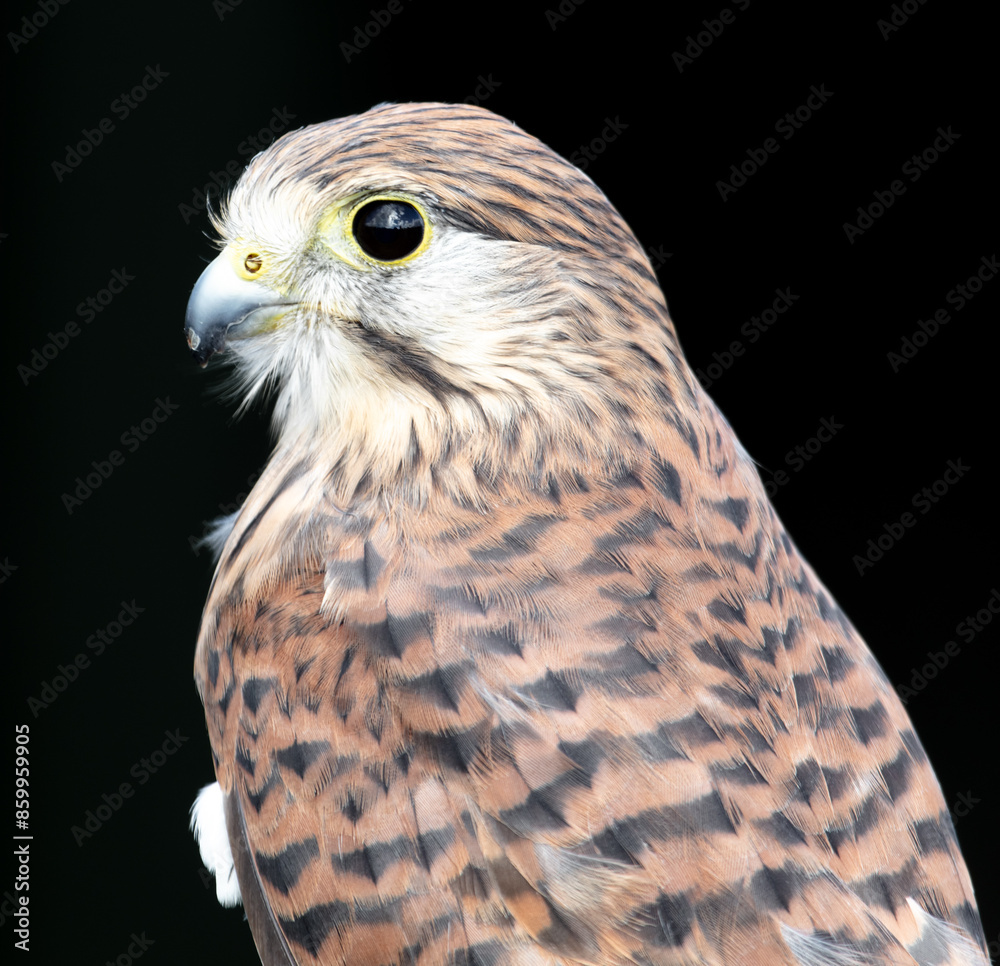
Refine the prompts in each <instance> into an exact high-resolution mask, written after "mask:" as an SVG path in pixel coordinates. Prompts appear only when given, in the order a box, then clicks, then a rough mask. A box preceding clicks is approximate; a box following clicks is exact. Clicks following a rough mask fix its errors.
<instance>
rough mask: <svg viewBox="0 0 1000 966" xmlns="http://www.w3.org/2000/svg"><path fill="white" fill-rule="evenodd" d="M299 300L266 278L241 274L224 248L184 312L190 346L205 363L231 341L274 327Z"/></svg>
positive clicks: (202, 274) (189, 300)
mask: <svg viewBox="0 0 1000 966" xmlns="http://www.w3.org/2000/svg"><path fill="white" fill-rule="evenodd" d="M297 304H298V303H297V302H294V301H292V300H290V299H286V298H283V297H282V296H281V295H279V294H278V293H277V292H276V291H275V290H274V289H273V288H269V287H268V286H267V285H265V284H264V283H263V282H258V281H249V280H247V279H243V278H240V277H239V276H238V275H237V274H236V272H235V271H233V267H232V265H231V263H230V260H229V255H228V253H227V252H223V253H222V254H221V255H219V256H217V257H216V258H215V259H214V261H212V262H211V263H210V264H209V265H208V267H207V268H206V269H205V271H203V272H202V273H201V277H200V278H199V279H198V281H197V282H195V285H194V288H193V289H192V291H191V298H190V299H188V304H187V313H186V314H185V316H184V335H185V336H186V337H187V344H188V348H190V349H191V351H192V352H193V353H194V357H195V359H197V360H198V363H199V365H201V366H202V367H204V366H205V365H207V363H208V360H209V359H211V358H212V356H213V355H215V353H217V352H224V351H225V348H226V345H227V344H228V343H229V342H233V341H235V340H237V339H248V338H250V337H251V336H255V335H259V334H260V333H262V332H268V331H270V330H271V329H273V328H274V326H275V323H276V322H277V321H278V320H279V319H280V318H281V317H282V316H283V315H285V313H287V312H288V310H289V309H290V308H291V307H292V306H294V305H297Z"/></svg>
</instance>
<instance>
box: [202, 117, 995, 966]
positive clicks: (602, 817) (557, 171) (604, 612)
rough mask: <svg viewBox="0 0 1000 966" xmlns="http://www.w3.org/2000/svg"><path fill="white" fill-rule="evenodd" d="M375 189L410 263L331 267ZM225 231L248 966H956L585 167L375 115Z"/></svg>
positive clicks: (224, 709) (308, 146) (233, 836)
mask: <svg viewBox="0 0 1000 966" xmlns="http://www.w3.org/2000/svg"><path fill="white" fill-rule="evenodd" d="M379 199H382V200H383V201H384V200H385V199H389V200H390V201H391V202H392V203H393V204H396V203H398V204H400V205H402V207H401V208H397V209H393V210H395V211H397V212H398V211H402V212H404V213H406V214H407V215H408V216H413V212H417V213H418V215H419V222H420V225H422V229H423V233H422V235H421V231H420V227H418V228H417V229H415V231H416V235H415V236H414V237H419V238H421V239H422V240H421V242H420V245H419V247H418V248H417V249H416V250H415V251H414V252H412V253H407V254H405V255H404V256H402V257H399V258H389V259H379V258H376V257H370V256H369V254H368V253H367V252H366V251H365V250H364V249H363V246H360V247H359V243H358V241H357V237H356V235H357V224H356V219H357V217H358V216H357V214H356V212H357V211H358V210H359V205H360V206H363V205H364V204H367V203H369V202H370V201H372V200H376V201H377V200H379ZM352 219H354V220H352ZM218 228H219V230H220V233H221V235H222V240H223V244H224V246H225V247H224V250H223V252H222V254H221V255H220V256H219V258H218V259H217V260H216V262H215V263H213V265H212V266H210V268H209V269H207V270H206V273H205V276H204V277H203V279H202V281H200V282H199V286H198V287H197V288H196V290H195V293H194V294H193V296H192V303H191V306H190V307H189V316H188V323H187V325H188V338H189V342H190V344H191V345H192V347H193V348H194V349H195V350H196V352H197V353H198V355H199V358H201V359H202V360H204V359H206V358H207V357H208V356H209V355H210V354H211V353H212V352H213V351H218V350H221V349H225V350H226V353H227V356H232V357H233V359H234V362H235V365H236V371H237V375H238V378H239V379H240V380H242V383H241V385H242V387H243V389H244V390H245V392H246V395H247V396H252V395H254V394H255V393H256V392H258V391H259V390H261V389H264V388H267V387H271V388H273V390H274V392H275V394H276V404H275V422H276V431H277V437H278V442H277V445H276V448H275V451H274V454H273V456H272V458H271V461H270V463H269V465H268V467H267V469H266V471H265V472H264V474H263V476H262V477H261V479H260V481H259V482H258V483H257V485H256V486H255V488H254V490H253V492H252V493H251V495H250V497H249V498H248V499H247V501H246V504H245V505H244V506H243V508H242V510H241V511H240V513H239V514H238V516H237V518H236V520H235V523H234V525H233V527H232V531H231V533H230V534H229V536H228V539H227V541H226V543H225V546H224V548H223V550H222V555H221V559H220V562H219V565H218V570H217V573H216V575H215V580H214V582H213V584H212V588H211V591H210V593H209V598H208V602H207V605H206V608H205V614H204V620H203V624H202V632H201V637H200V640H199V643H198V649H197V657H196V677H197V682H198V687H199V689H200V692H201V695H202V698H203V700H204V703H205V709H206V714H207V719H208V728H209V734H210V737H211V743H212V749H213V753H214V758H215V770H216V774H217V777H218V782H219V785H220V786H221V792H222V796H223V800H224V803H225V804H224V808H225V819H226V827H227V828H228V838H229V842H230V843H231V846H232V852H233V860H234V861H235V865H236V873H237V876H238V880H239V887H240V891H241V892H242V896H243V901H244V903H245V905H246V908H247V913H248V916H249V919H250V925H251V928H252V930H253V933H254V937H255V939H256V941H257V945H258V949H259V950H260V953H261V958H262V960H263V961H264V962H265V963H267V964H276V963H283V964H289V963H296V964H323V966H327V964H350V966H389V964H415V966H443V964H467V966H472V964H477V966H529V964H530V966H536V964H539V966H540V964H546V966H555V964H567V966H568V964H580V963H587V964H596V966H625V964H640V966H646V964H649V966H653V964H656V966H661V964H662V966H667V964H694V963H713V964H735V963H738V964H741V966H793V964H794V966H849V964H865V963H871V964H890V963H891V964H915V963H916V964H921V966H929V964H953V966H957V964H984V963H985V962H986V958H985V954H984V952H983V951H982V950H983V945H984V944H983V935H982V930H981V927H980V924H979V919H978V915H977V911H976V905H975V899H974V897H973V892H972V886H971V884H970V881H969V876H968V873H967V871H966V868H965V864H964V862H963V860H962V856H961V854H960V852H959V848H958V845H957V842H956V838H955V832H954V829H953V828H952V824H951V821H950V819H949V815H948V811H947V808H946V806H945V802H944V800H943V798H942V794H941V790H940V788H939V786H938V783H937V781H936V779H935V777H934V773H933V771H932V769H931V765H930V763H929V762H928V760H927V757H926V755H925V754H924V751H923V749H922V748H921V745H920V742H919V740H918V738H917V737H916V735H915V734H914V732H913V729H912V726H911V724H910V721H909V720H908V718H907V716H906V713H905V711H904V710H903V708H902V706H901V705H900V702H899V701H898V700H897V698H896V696H895V694H894V692H893V689H892V688H891V686H890V684H889V683H888V681H887V680H886V678H885V676H884V674H883V673H882V671H881V670H880V668H879V666H878V664H877V663H876V661H875V659H874V658H873V657H872V655H871V653H870V652H869V650H868V648H867V647H866V646H865V644H864V642H863V641H862V640H861V638H860V637H859V636H858V634H857V632H856V631H855V630H854V629H853V627H852V626H851V624H850V623H849V621H848V620H847V618H846V617H845V616H844V614H843V613H842V612H841V611H840V610H839V609H838V607H837V605H836V603H835V602H834V601H833V600H832V599H831V598H830V596H829V594H828V593H827V592H826V590H825V589H824V588H823V585H822V584H821V583H820V582H819V580H818V579H817V578H816V576H815V575H814V574H813V572H812V571H811V570H810V568H809V566H808V564H806V563H805V561H804V560H803V559H802V558H801V556H800V555H799V554H798V552H797V550H796V548H795V546H794V545H793V544H792V542H791V540H790V539H789V537H788V536H787V534H786V533H785V531H784V529H783V527H782V525H781V522H780V521H779V520H778V518H777V516H776V515H775V513H774V510H773V509H772V507H771V505H770V503H769V502H768V499H767V497H766V495H765V491H764V487H763V486H762V484H761V481H760V479H759V478H758V475H757V473H756V471H755V469H754V466H753V464H752V461H751V460H750V458H749V457H748V456H747V454H746V453H745V452H744V451H743V449H742V447H741V446H740V444H739V443H738V441H737V440H736V438H735V436H734V435H733V432H732V430H731V429H730V427H729V425H728V424H727V423H726V421H725V419H724V418H723V417H722V416H721V415H720V413H719V412H718V410H717V409H716V408H715V406H714V404H713V403H712V401H711V400H710V399H709V398H708V397H707V396H706V395H705V393H704V392H703V391H702V389H701V388H700V386H699V384H698V382H697V380H696V379H695V378H694V376H693V374H692V372H691V370H690V368H689V367H688V365H687V363H686V361H685V360H684V357H683V355H682V353H681V349H680V345H679V343H678V340H677V336H676V334H675V332H674V328H673V324H672V323H671V321H670V319H669V317H668V315H667V309H666V305H665V302H664V299H663V295H662V293H661V291H660V289H659V287H658V285H657V282H656V278H655V276H654V274H653V271H652V269H651V267H650V264H649V262H648V260H647V259H646V257H645V255H644V254H643V252H642V249H641V248H640V246H639V245H638V243H637V242H636V240H635V238H634V237H633V235H632V234H631V232H630V230H629V229H628V227H627V226H626V225H625V223H624V222H623V221H622V219H621V216H620V215H619V214H618V213H617V212H616V211H615V210H614V208H613V207H612V206H611V205H610V203H609V202H608V201H607V199H606V198H605V197H604V196H603V195H602V194H601V192H600V191H599V190H598V189H597V188H596V187H595V186H594V184H593V183H592V182H591V181H590V180H589V179H588V178H587V177H586V176H585V175H583V174H582V173H581V172H580V171H578V170H577V169H576V168H574V167H572V166H571V165H569V164H568V163H567V162H565V161H564V160H562V159H561V158H559V157H558V156H557V155H556V154H554V153H553V152H552V151H550V150H549V149H548V148H546V147H545V146H544V145H543V144H541V143H540V142H538V141H537V140H535V139H534V138H532V137H530V136H528V135H527V134H525V133H524V132H522V131H521V130H519V129H518V128H517V127H515V126H513V125H512V124H510V122H508V121H505V120H503V119H502V118H499V117H497V116H495V115H493V114H491V113H489V112H487V111H484V110H481V109H478V108H471V107H465V106H448V105H440V104H407V105H383V106H380V107H378V108H375V109H374V110H372V111H369V112H368V113H366V114H363V115H360V116H356V117H349V118H344V119H342V120H337V121H331V122H329V123H326V124H320V125H315V126H313V127H308V128H305V129H303V130H300V131H297V132H294V133H292V134H289V135H286V136H285V137H283V138H281V139H280V140H279V141H278V142H277V143H276V144H275V145H274V146H272V147H271V148H270V149H269V150H267V151H266V152H264V153H263V154H262V155H260V156H258V157H257V158H255V159H254V160H253V162H252V163H251V164H250V166H249V168H248V170H247V171H246V173H245V174H244V176H243V178H242V179H241V181H240V182H239V184H238V185H237V186H236V188H235V190H234V192H233V194H232V196H231V198H230V199H229V201H228V203H227V205H226V207H225V209H224V211H223V213H222V215H221V216H220V217H219V219H218ZM386 230H387V231H389V232H391V231H393V230H395V229H392V228H391V226H390V227H388V228H387V229H386ZM386 237H396V236H391V235H387V236H386Z"/></svg>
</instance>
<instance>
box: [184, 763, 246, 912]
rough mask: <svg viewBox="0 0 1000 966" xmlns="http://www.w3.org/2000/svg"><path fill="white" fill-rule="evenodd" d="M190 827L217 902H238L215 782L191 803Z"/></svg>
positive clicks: (220, 791) (221, 804) (234, 875)
mask: <svg viewBox="0 0 1000 966" xmlns="http://www.w3.org/2000/svg"><path fill="white" fill-rule="evenodd" d="M191 831H192V832H194V837H195V841H196V842H197V843H198V850H199V851H200V852H201V861H202V862H203V863H204V864H205V868H206V869H208V871H209V872H211V873H212V875H214V876H215V894H216V896H217V897H218V899H219V902H220V903H221V904H222V905H224V906H236V905H239V904H240V903H241V902H242V901H243V899H242V896H241V895H240V884H239V882H238V881H237V879H236V869H235V868H234V863H233V853H232V851H231V849H230V847H229V833H228V831H226V812H225V806H224V804H223V798H222V788H221V787H220V786H219V783H218V782H212V784H211V785H206V786H205V787H204V788H203V789H202V790H201V791H200V792H198V797H197V798H196V799H195V800H194V804H193V805H192V806H191Z"/></svg>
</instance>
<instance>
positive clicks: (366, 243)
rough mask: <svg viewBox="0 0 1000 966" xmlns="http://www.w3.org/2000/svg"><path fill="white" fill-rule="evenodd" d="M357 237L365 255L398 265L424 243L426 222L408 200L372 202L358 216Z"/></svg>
mask: <svg viewBox="0 0 1000 966" xmlns="http://www.w3.org/2000/svg"><path fill="white" fill-rule="evenodd" d="M354 237H355V238H356V239H357V240H358V244H359V245H360V246H361V248H362V250H363V251H364V252H365V254H367V255H371V257H372V258H377V259H379V261H383V262H394V261H397V260H398V259H400V258H405V257H406V256H407V255H409V254H410V252H412V251H413V250H414V249H415V248H417V247H418V246H419V245H420V243H421V242H422V241H423V238H424V221H423V219H422V218H421V217H420V212H419V211H417V209H416V208H414V207H413V205H410V204H407V203H406V202H405V201H370V202H368V204H367V205H364V206H363V207H362V208H360V209H358V213H357V214H356V215H355V216H354Z"/></svg>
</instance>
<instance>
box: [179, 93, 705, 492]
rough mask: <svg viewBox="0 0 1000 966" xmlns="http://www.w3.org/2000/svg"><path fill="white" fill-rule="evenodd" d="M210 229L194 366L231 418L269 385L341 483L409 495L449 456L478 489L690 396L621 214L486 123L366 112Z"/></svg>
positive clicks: (295, 138) (267, 172) (269, 172)
mask: <svg viewBox="0 0 1000 966" xmlns="http://www.w3.org/2000/svg"><path fill="white" fill-rule="evenodd" d="M215 223H216V226H217V228H218V230H219V232H220V234H221V244H222V251H221V253H220V254H219V255H218V257H217V258H216V259H215V260H214V261H213V262H212V263H211V264H210V265H209V266H208V267H207V268H206V269H205V271H204V273H203V274H202V276H201V278H200V279H199V280H198V283H197V284H196V286H195V288H194V291H193V293H192V295H191V299H190V302H189V305H188V310H187V318H186V322H185V327H186V334H187V339H188V344H189V346H190V347H191V349H192V350H193V351H194V353H195V355H196V358H197V359H198V360H199V361H200V362H201V363H202V364H203V365H204V364H205V363H206V362H207V360H208V359H209V358H210V357H211V356H212V355H214V354H215V353H221V352H225V353H226V355H227V356H228V357H229V358H231V360H232V362H233V363H234V365H235V370H236V376H237V380H238V382H237V385H238V386H239V388H240V391H241V393H242V394H244V400H245V401H249V400H250V399H252V398H253V397H255V396H256V395H257V394H258V393H260V392H261V390H263V389H266V388H268V387H270V388H273V389H274V390H275V393H276V404H275V414H274V415H275V425H276V429H277V432H278V434H279V437H281V438H282V439H286V440H287V441H288V442H289V444H291V441H292V439H296V440H299V441H303V442H310V441H311V442H315V441H322V444H323V445H324V446H325V447H326V448H327V449H328V450H334V451H339V455H340V465H342V466H346V465H347V464H349V463H353V464H355V465H356V466H358V467H361V466H364V467H365V469H364V470H363V471H362V470H361V469H358V471H357V472H356V473H355V474H354V475H355V476H358V475H360V474H361V473H362V472H364V473H365V474H367V475H374V477H375V478H384V479H385V480H386V482H387V483H390V482H392V481H394V482H395V483H397V484H398V481H399V478H400V474H402V475H403V476H405V477H406V478H407V479H409V480H413V479H414V478H415V477H418V476H419V472H418V471H419V468H420V466H418V465H416V464H418V463H419V464H420V465H421V466H424V467H428V466H432V465H433V464H434V462H435V459H437V458H440V457H441V456H442V454H443V453H445V452H447V451H448V450H449V449H461V450H462V451H463V452H466V453H469V454H470V455H471V457H472V463H473V464H475V465H476V466H477V472H482V473H484V474H485V475H487V476H489V475H496V473H497V472H499V471H500V470H501V469H505V470H510V469H511V468H512V467H514V468H516V467H523V468H524V469H525V471H528V469H529V468H530V467H531V466H532V465H534V463H535V462H537V457H538V453H539V451H540V450H542V449H544V451H545V453H546V454H547V458H551V457H552V456H553V454H557V453H559V452H568V451H571V450H574V451H580V452H578V453H577V456H578V457H579V456H581V455H582V451H583V450H587V451H588V452H590V451H591V444H593V445H595V446H597V447H598V449H599V450H600V451H601V456H602V458H604V459H607V458H608V457H609V455H610V454H609V453H608V447H609V446H610V445H612V444H611V443H609V440H613V439H615V438H622V432H621V430H622V428H623V427H622V426H621V425H620V424H621V421H622V419H626V421H628V420H629V419H630V418H631V417H630V413H631V415H636V411H637V410H643V409H648V411H649V412H650V413H652V412H654V411H655V412H657V413H659V414H661V418H662V413H663V410H664V396H665V394H666V395H669V394H670V393H671V392H673V391H684V389H685V388H686V390H687V391H688V392H691V393H693V392H695V391H696V387H695V386H694V385H693V379H692V378H691V377H690V376H689V375H687V374H686V373H685V372H684V370H683V367H681V366H678V365H677V364H676V359H677V357H678V356H679V353H680V350H679V347H678V346H677V342H676V336H675V335H674V332H673V329H672V327H671V325H670V322H669V319H668V317H667V312H666V305H665V303H664V300H663V296H662V293H661V291H660V289H659V286H658V285H657V282H656V278H655V275H654V273H653V270H652V268H651V266H650V264H649V261H648V260H647V258H646V256H645V254H644V253H643V251H642V249H641V247H640V246H639V245H638V243H637V242H636V240H635V238H634V236H633V235H632V233H631V231H630V230H629V228H628V227H627V225H626V224H625V222H624V221H623V219H622V218H621V216H620V215H619V214H618V212H617V211H616V210H615V209H614V208H613V207H612V205H611V204H610V203H609V202H608V200H607V199H606V198H605V197H604V195H603V194H602V193H601V191H600V190H599V189H598V188H597V187H596V186H595V185H594V184H593V182H592V181H590V179H589V178H587V177H586V175H584V174H583V173H582V172H581V171H579V170H578V169H577V168H575V167H574V166H572V165H571V164H569V163H568V162H567V161H565V160H563V159H562V158H561V157H559V156H558V155H557V154H555V153H554V152H553V151H552V150H550V149H549V148H548V147H546V146H545V145H543V144H542V143H541V142H540V141H538V140H536V139H535V138H533V137H531V136H529V135H527V134H525V133H524V132H523V131H521V130H520V129H519V128H517V127H516V126H514V125H512V124H511V123H510V122H509V121H506V120H504V119H503V118H501V117H498V116H497V115H495V114H492V113H491V112H489V111H486V110H483V109H481V108H477V107H470V106H466V105H445V104H401V105H395V104H389V105H381V106H379V107H376V108H374V109H373V110H371V111H368V112H367V113H365V114H361V115H357V116H353V117H347V118H342V119H338V120H334V121H329V122H327V123H324V124H316V125H313V126H310V127H306V128H302V129H301V130H298V131H295V132H293V133H290V134H287V135H285V136H284V137H282V138H281V139H280V140H278V141H277V142H275V144H273V145H272V146H271V147H270V148H269V149H268V150H267V151H265V152H263V153H262V154H260V155H258V156H257V157H255V158H254V159H253V161H252V162H251V163H250V165H249V167H248V168H247V170H246V172H245V173H244V175H243V176H242V178H241V179H240V181H239V183H238V184H237V185H236V186H235V188H234V190H233V192H232V194H231V196H230V197H229V198H228V200H227V202H226V203H225V205H224V207H223V209H222V212H221V213H220V215H219V216H218V217H217V218H216V219H215ZM626 387H627V389H626ZM625 435H626V436H627V435H628V433H627V428H626V433H625ZM504 440H505V441H506V442H505V443H503V444H502V445H501V442H500V441H504ZM556 458H557V459H558V457H556Z"/></svg>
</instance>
